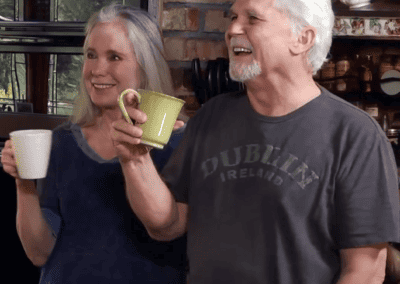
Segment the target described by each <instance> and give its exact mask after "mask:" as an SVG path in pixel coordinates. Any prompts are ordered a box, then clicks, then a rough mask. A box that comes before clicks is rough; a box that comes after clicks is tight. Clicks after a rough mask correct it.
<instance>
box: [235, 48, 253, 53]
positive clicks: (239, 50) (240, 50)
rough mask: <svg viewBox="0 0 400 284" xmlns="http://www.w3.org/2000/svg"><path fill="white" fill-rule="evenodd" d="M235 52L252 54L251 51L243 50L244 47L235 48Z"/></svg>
mask: <svg viewBox="0 0 400 284" xmlns="http://www.w3.org/2000/svg"><path fill="white" fill-rule="evenodd" d="M233 52H235V53H239V52H246V53H251V50H250V49H247V48H243V47H234V48H233Z"/></svg>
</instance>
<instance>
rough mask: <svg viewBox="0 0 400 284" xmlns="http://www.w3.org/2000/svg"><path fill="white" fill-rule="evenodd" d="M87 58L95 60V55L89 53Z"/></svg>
mask: <svg viewBox="0 0 400 284" xmlns="http://www.w3.org/2000/svg"><path fill="white" fill-rule="evenodd" d="M86 57H87V59H93V58H94V54H93V53H87V54H86Z"/></svg>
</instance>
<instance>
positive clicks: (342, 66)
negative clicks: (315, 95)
mask: <svg viewBox="0 0 400 284" xmlns="http://www.w3.org/2000/svg"><path fill="white" fill-rule="evenodd" d="M349 73H350V59H349V57H348V56H347V54H343V55H341V56H340V57H339V58H338V60H337V62H336V68H335V76H336V91H338V92H347V91H348V87H349V86H348V83H349V80H348V78H340V77H343V76H349Z"/></svg>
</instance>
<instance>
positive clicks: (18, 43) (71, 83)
mask: <svg viewBox="0 0 400 284" xmlns="http://www.w3.org/2000/svg"><path fill="white" fill-rule="evenodd" d="M156 1H158V0H154V1H153V0H150V4H151V3H153V2H156ZM29 2H30V5H32V2H34V7H35V10H36V11H42V13H45V14H46V16H48V18H50V21H47V22H44V21H23V19H24V9H26V11H28V9H29ZM111 2H116V3H120V4H125V5H132V6H136V7H141V8H144V9H147V7H148V2H149V1H147V0H117V1H116V0H0V66H2V68H1V69H0V111H16V109H15V105H16V103H18V102H33V104H34V106H35V104H36V105H37V104H38V101H37V99H38V98H37V97H38V96H44V95H46V94H42V93H43V90H46V92H47V98H45V99H47V106H45V108H44V111H46V107H47V113H48V114H58V115H69V114H71V113H72V103H73V100H74V98H75V97H76V95H77V94H78V90H79V80H80V74H81V66H82V60H83V55H82V50H81V49H82V46H83V41H84V27H85V24H86V21H87V20H88V19H89V17H90V15H91V14H92V13H93V12H95V11H98V10H99V9H100V8H101V7H103V6H105V5H107V4H109V3H111ZM153 6H154V5H153ZM26 7H28V8H26ZM40 8H42V9H41V10H40ZM43 11H44V12H43ZM25 16H26V15H25ZM38 54H39V55H40V56H43V57H41V59H39V60H38V61H35V60H34V58H33V57H34V55H38ZM43 58H44V59H45V61H43ZM35 62H38V63H40V64H39V65H36V64H35ZM42 62H45V63H42ZM41 64H43V66H44V68H46V69H47V68H48V75H47V74H46V75H45V76H46V78H48V84H46V85H47V86H46V88H44V89H43V88H41V89H39V90H36V89H33V88H34V87H37V86H42V85H44V84H43V76H42V78H41V79H38V78H37V77H36V75H37V74H38V73H39V74H42V73H47V72H43V69H42V68H43V66H42V65H41ZM44 103H46V101H44ZM44 111H43V110H42V111H40V112H42V113H43V112H44ZM35 112H37V111H35Z"/></svg>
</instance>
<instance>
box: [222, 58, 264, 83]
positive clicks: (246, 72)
mask: <svg viewBox="0 0 400 284" xmlns="http://www.w3.org/2000/svg"><path fill="white" fill-rule="evenodd" d="M260 74H261V68H260V65H259V64H258V62H256V61H254V60H253V62H252V63H251V64H245V63H239V62H237V61H236V60H235V59H233V56H230V60H229V76H230V77H231V79H232V80H234V81H238V82H242V83H243V82H245V81H248V80H250V79H253V78H254V77H256V76H258V75H260Z"/></svg>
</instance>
